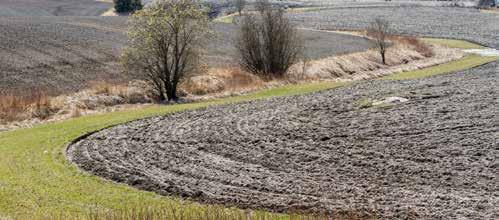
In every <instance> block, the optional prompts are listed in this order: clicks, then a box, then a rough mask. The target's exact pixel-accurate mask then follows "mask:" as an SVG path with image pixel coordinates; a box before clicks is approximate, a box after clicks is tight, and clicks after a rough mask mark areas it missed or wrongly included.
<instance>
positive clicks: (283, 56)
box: [236, 6, 303, 76]
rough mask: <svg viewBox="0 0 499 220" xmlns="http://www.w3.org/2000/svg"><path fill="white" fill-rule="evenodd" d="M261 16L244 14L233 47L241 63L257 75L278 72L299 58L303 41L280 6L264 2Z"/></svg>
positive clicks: (281, 72) (277, 73)
mask: <svg viewBox="0 0 499 220" xmlns="http://www.w3.org/2000/svg"><path fill="white" fill-rule="evenodd" d="M261 12H262V13H261V14H260V16H261V18H259V17H257V16H256V15H253V14H247V15H246V16H245V17H244V18H243V20H242V24H241V29H240V33H239V36H238V38H237V40H236V47H237V49H238V52H239V56H240V64H241V66H242V67H243V68H244V69H246V70H248V71H250V72H252V73H254V74H257V75H261V76H282V75H284V74H285V73H286V72H287V70H288V69H289V68H290V67H291V65H293V64H294V63H295V62H296V61H297V60H298V58H299V55H300V52H301V51H302V48H303V42H302V40H301V38H300V37H299V35H298V32H297V29H296V28H295V27H294V26H293V24H292V23H291V22H290V21H289V20H288V19H287V18H286V16H285V14H284V13H285V12H284V10H276V9H272V7H270V6H268V7H265V8H264V9H263V11H261Z"/></svg>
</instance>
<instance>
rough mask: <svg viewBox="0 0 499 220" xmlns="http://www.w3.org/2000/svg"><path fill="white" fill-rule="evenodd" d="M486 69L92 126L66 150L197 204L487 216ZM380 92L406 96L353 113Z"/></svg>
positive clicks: (489, 82) (489, 91)
mask: <svg viewBox="0 0 499 220" xmlns="http://www.w3.org/2000/svg"><path fill="white" fill-rule="evenodd" d="M498 72H499V65H498V64H497V63H491V64H488V65H485V66H482V67H479V68H475V69H472V70H469V71H464V72H459V73H455V74H448V75H443V76H437V77H431V78H426V79H419V80H409V81H381V80H375V81H365V82H361V83H358V84H356V85H354V86H351V87H347V88H340V89H335V90H330V91H325V92H320V93H314V94H310V95H303V96H298V97H286V98H274V99H269V100H264V101H253V102H247V103H243V104H237V105H227V106H217V107H210V108H207V109H204V110H196V111H188V112H183V113H177V114H173V115H169V116H165V117H155V118H149V119H144V120H139V121H135V122H131V123H128V124H124V125H119V126H116V127H113V128H110V129H107V130H103V131H101V132H98V133H95V134H93V135H91V136H89V137H88V138H86V139H83V140H81V141H79V142H77V143H76V144H73V145H72V146H70V148H69V150H68V155H69V158H70V159H71V160H72V161H73V162H74V163H76V164H77V165H78V166H79V167H80V168H82V169H83V170H86V171H89V172H91V173H93V174H96V175H99V176H102V177H105V178H107V179H111V180H114V181H117V182H123V183H126V184H129V185H131V186H134V187H137V188H140V189H144V190H150V191H154V192H157V193H159V194H162V195H176V196H181V197H187V198H190V199H193V200H196V201H201V202H207V203H221V204H226V205H230V206H232V205H234V206H238V207H242V208H263V209H268V210H273V211H294V210H306V211H312V212H324V211H325V212H330V213H331V212H341V211H352V210H353V211H361V212H363V211H366V212H369V213H373V212H374V213H377V215H379V217H382V218H406V217H408V216H412V217H417V218H421V219H428V218H445V219H454V218H461V219H463V218H464V219H493V218H498V217H499V216H498V214H497V213H499V212H498V209H497V207H498V206H497V204H498V202H499V199H498V198H499V196H498V194H497V189H498V187H499V185H498V180H497V170H498V166H499V164H498V162H497V157H498V156H499V145H498V141H497V135H498V133H499V129H498V125H499V124H498V118H497V109H498V107H499V104H498V100H497V97H498V95H499V94H498V93H499V89H498V86H497V85H499V84H498V83H499V82H498ZM390 96H399V97H405V98H407V99H409V101H408V102H404V103H398V104H392V105H385V106H378V107H368V108H365V106H366V105H365V103H366V100H369V99H371V100H380V99H383V98H385V97H390ZM363 103H364V104H363Z"/></svg>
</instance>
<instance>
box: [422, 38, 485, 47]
mask: <svg viewBox="0 0 499 220" xmlns="http://www.w3.org/2000/svg"><path fill="white" fill-rule="evenodd" d="M421 40H423V41H424V42H426V43H431V44H440V45H443V46H447V47H451V48H457V49H483V48H485V47H484V46H482V45H478V44H475V43H471V42H469V41H464V40H454V39H442V38H421Z"/></svg>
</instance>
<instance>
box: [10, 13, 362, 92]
mask: <svg viewBox="0 0 499 220" xmlns="http://www.w3.org/2000/svg"><path fill="white" fill-rule="evenodd" d="M126 20H127V18H126V17H55V16H53V17H0V29H1V30H2V32H1V33H0V78H1V79H2V80H1V81H0V91H1V90H23V89H27V88H36V87H39V88H43V89H49V91H50V92H52V94H60V93H64V92H73V91H76V90H79V89H82V88H85V87H86V86H87V83H91V82H93V81H103V80H104V81H109V82H116V83H120V82H126V81H127V80H129V79H131V78H133V77H135V76H128V75H124V74H123V73H122V70H121V66H120V64H119V62H118V57H119V55H120V54H121V49H122V47H123V45H124V44H125V42H126V35H125V32H126ZM213 29H214V32H215V38H214V39H213V40H210V41H209V42H208V44H207V50H206V51H205V56H204V57H205V58H206V62H207V64H208V65H209V66H210V67H215V66H227V65H234V64H236V60H235V57H236V51H235V49H234V47H233V43H232V42H233V40H232V39H233V38H234V37H235V34H236V32H237V27H236V26H234V25H231V24H216V25H214V26H213ZM302 34H303V37H304V39H305V40H306V42H307V43H306V47H307V52H306V53H307V56H308V57H310V58H312V59H314V58H321V57H327V56H332V55H335V54H342V53H349V52H357V51H364V50H366V49H368V48H370V44H369V42H368V41H367V40H365V39H363V38H359V37H353V38H352V37H350V36H345V35H341V34H334V33H320V32H308V31H303V32H302Z"/></svg>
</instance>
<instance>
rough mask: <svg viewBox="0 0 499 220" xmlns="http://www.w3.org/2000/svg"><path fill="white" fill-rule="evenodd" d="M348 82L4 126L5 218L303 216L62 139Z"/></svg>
mask: <svg viewBox="0 0 499 220" xmlns="http://www.w3.org/2000/svg"><path fill="white" fill-rule="evenodd" d="M453 44H455V43H453ZM491 59H492V58H490V57H487V58H483V57H480V56H476V55H470V56H468V57H466V58H464V59H462V60H458V61H454V63H452V64H443V65H439V66H435V67H431V68H427V69H423V70H418V71H412V72H407V73H401V74H397V75H394V76H393V77H394V79H411V78H419V77H424V76H430V75H435V74H441V73H446V72H452V71H457V70H461V69H464V68H470V67H473V66H476V65H480V64H483V63H485V62H490V61H492V60H491ZM494 59H497V58H494ZM456 66H457V67H456ZM387 78H390V77H387ZM344 85H345V84H342V83H331V82H323V83H314V84H301V85H288V86H283V87H279V88H274V89H268V90H263V91H260V92H255V93H251V94H248V95H244V96H237V97H228V98H223V99H217V100H212V101H206V102H199V103H189V104H179V105H169V106H152V107H147V108H143V109H137V110H128V111H122V112H113V113H106V114H100V115H91V116H85V117H80V118H75V119H70V120H67V121H62V122H57V123H49V124H43V125H39V126H36V127H34V128H30V129H20V130H15V131H10V132H4V133H0V153H1V156H0V218H15V219H17V218H19V219H26V218H32V219H33V218H34V219H39V218H48V219H304V218H303V216H293V215H284V214H272V213H268V212H260V211H252V212H251V213H252V214H248V212H246V211H244V210H240V209H235V208H224V207H221V206H214V205H200V204H197V203H192V202H188V201H185V200H181V199H177V198H172V197H163V196H158V195H156V194H154V193H151V192H145V191H140V190H137V189H134V188H132V187H129V186H126V185H123V184H116V183H113V182H110V181H106V180H104V179H101V178H99V177H96V176H93V175H90V174H87V173H85V172H80V171H79V170H78V169H77V168H76V167H75V166H74V165H71V164H70V163H69V162H68V161H67V160H66V159H65V156H64V150H65V146H66V145H67V144H68V143H69V142H70V141H71V140H74V139H75V138H77V137H79V136H81V135H83V134H85V133H88V132H92V131H95V130H99V129H102V128H105V127H108V126H112V125H116V124H120V123H124V122H127V121H131V120H135V119H139V118H144V117H149V116H155V115H163V114H168V113H173V112H178V111H183V110H189V109H197V108H203V107H208V106H210V105H219V104H228V103H236V102H242V101H249V100H256V99H264V98H270V97H276V96H289V95H299V94H305V93H309V92H314V91H319V90H324V89H331V88H336V87H340V86H344ZM310 218H313V216H312V217H310ZM305 219H307V218H305Z"/></svg>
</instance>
